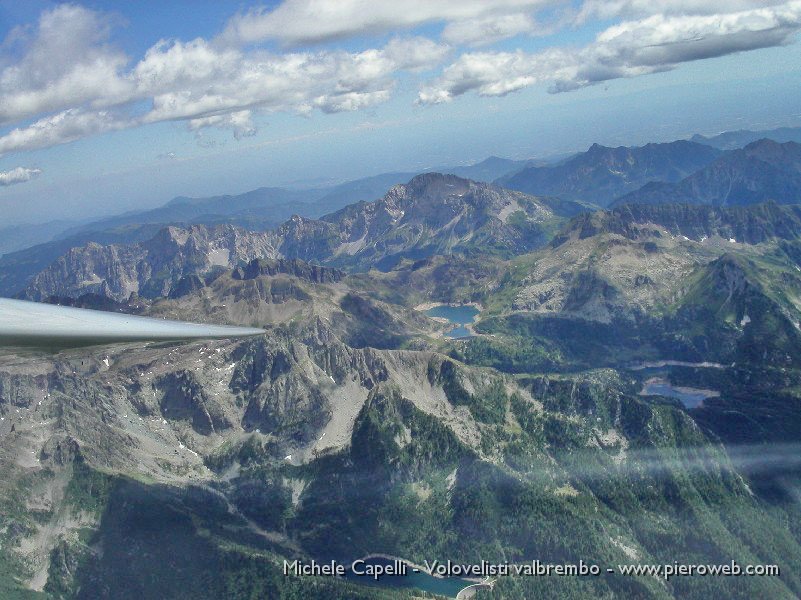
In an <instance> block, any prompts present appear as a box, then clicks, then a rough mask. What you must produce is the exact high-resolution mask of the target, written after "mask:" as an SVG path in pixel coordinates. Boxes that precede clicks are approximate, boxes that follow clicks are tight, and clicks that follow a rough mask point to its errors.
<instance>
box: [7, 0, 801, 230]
mask: <svg viewBox="0 0 801 600" xmlns="http://www.w3.org/2000/svg"><path fill="white" fill-rule="evenodd" d="M164 4H167V6H164ZM401 5H402V9H400V10H399V9H398V8H397V7H398V6H401ZM799 29H801V3H800V2H798V1H792V2H781V1H776V2H771V1H764V0H763V1H760V2H753V1H750V0H722V1H720V2H715V3H710V2H700V1H699V0H651V1H650V2H645V1H644V0H611V1H608V2H602V1H598V0H586V1H583V2H567V1H561V0H480V1H479V0H460V1H458V2H457V1H455V0H439V1H438V2H424V1H422V0H408V1H407V3H405V4H402V3H400V4H399V3H397V2H384V1H379V0H372V1H371V2H365V1H364V0H285V1H284V2H281V3H272V4H268V5H262V4H251V3H247V2H231V3H223V2H212V1H197V0H194V1H192V2H189V1H183V2H180V1H179V2H171V3H156V2H136V3H128V2H125V3H123V2H110V1H99V0H98V1H93V2H84V3H81V4H67V5H65V4H60V3H55V2H39V1H35V0H34V1H29V2H25V3H20V2H4V1H0V40H2V42H0V211H2V214H3V215H4V217H3V224H4V225H5V224H13V223H16V222H44V221H48V220H52V219H87V218H91V217H93V216H102V215H106V214H112V213H118V212H121V211H126V210H134V209H139V208H146V207H151V206H157V205H160V204H163V203H164V202H166V201H168V200H169V199H170V198H172V197H174V196H176V195H192V196H203V195H212V194H219V193H237V192H242V191H246V190H249V189H253V188H256V187H260V186H270V185H310V184H315V183H326V182H332V181H342V180H346V179H353V178H357V177H361V176H366V175H371V174H375V173H379V172H385V171H395V170H398V171H400V170H403V171H414V170H416V169H424V168H429V167H435V166H437V165H450V164H460V163H468V162H475V161H478V160H481V159H483V158H485V157H487V156H489V155H499V156H506V157H510V158H528V157H534V156H547V155H554V154H560V153H566V152H571V151H576V150H581V149H585V148H586V147H587V146H589V145H590V144H592V143H593V142H599V143H603V144H608V145H620V144H639V143H645V142H648V141H667V140H672V139H677V138H680V137H687V136H689V135H691V134H692V133H695V132H701V133H715V132H718V131H723V130H728V129H739V128H750V129H769V128H773V127H779V126H785V125H801V103H799V99H800V98H799V96H801V92H799V90H801V86H800V85H799V84H800V83H801V60H799V58H801V56H800V55H799V53H800V52H801V45H799V44H797V40H798V32H799Z"/></svg>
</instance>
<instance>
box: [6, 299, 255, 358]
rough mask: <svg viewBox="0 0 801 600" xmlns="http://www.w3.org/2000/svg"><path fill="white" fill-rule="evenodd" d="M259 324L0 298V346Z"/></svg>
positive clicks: (69, 343) (189, 334)
mask: <svg viewBox="0 0 801 600" xmlns="http://www.w3.org/2000/svg"><path fill="white" fill-rule="evenodd" d="M261 333H265V332H264V330H263V329H256V328H250V327H229V326H224V325H203V324H201V323H186V322H184V321H167V320H162V319H153V318H150V317H137V316H131V315H125V314H121V313H111V312H104V311H100V310H88V309H83V308H72V307H66V306H55V305H52V304H42V303H39V302H27V301H25V300H11V299H8V298H0V347H35V348H46V349H59V348H71V347H79V346H92V345H97V344H112V343H115V342H148V341H180V340H193V339H224V338H237V337H246V336H252V335H259V334H261Z"/></svg>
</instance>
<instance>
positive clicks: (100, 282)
mask: <svg viewBox="0 0 801 600" xmlns="http://www.w3.org/2000/svg"><path fill="white" fill-rule="evenodd" d="M276 255H277V253H276V251H275V249H274V248H273V246H272V244H271V240H270V237H269V235H268V234H264V233H253V232H247V231H245V230H242V229H238V228H236V227H232V226H228V225H223V226H218V227H213V228H207V227H204V226H200V225H198V226H194V227H191V228H189V229H181V228H178V227H167V228H165V229H163V230H161V231H160V232H158V233H157V234H156V236H155V237H153V238H152V239H150V240H148V241H146V242H140V243H137V244H131V245H113V244H112V245H109V246H101V245H99V244H95V243H90V244H88V245H86V246H83V247H80V248H73V249H71V250H70V251H69V252H67V254H65V255H64V256H62V257H61V258H59V259H58V260H56V261H55V262H54V263H53V264H52V265H51V266H50V267H48V268H47V269H45V270H44V271H42V272H41V273H39V274H38V275H36V276H35V277H34V278H33V279H32V280H31V281H30V283H29V284H28V285H27V287H26V288H25V290H24V291H23V292H22V296H23V297H25V298H28V299H31V300H44V299H47V298H49V297H51V296H65V297H77V296H81V295H84V294H99V295H102V296H106V297H108V298H112V299H114V300H117V301H124V300H127V299H128V298H129V297H130V296H131V294H137V295H140V296H143V297H147V298H154V297H160V296H167V295H169V294H170V292H171V290H172V289H173V288H174V287H175V286H176V284H178V282H179V281H180V280H181V279H182V278H183V277H185V276H189V275H200V276H202V275H205V274H207V273H209V272H211V271H212V270H214V269H215V268H217V269H230V268H232V267H236V266H237V265H240V264H244V263H246V262H248V261H250V260H251V259H253V258H260V257H264V258H271V257H275V256H276ZM186 285H190V284H189V283H188V282H185V283H184V286H186ZM190 287H191V285H190Z"/></svg>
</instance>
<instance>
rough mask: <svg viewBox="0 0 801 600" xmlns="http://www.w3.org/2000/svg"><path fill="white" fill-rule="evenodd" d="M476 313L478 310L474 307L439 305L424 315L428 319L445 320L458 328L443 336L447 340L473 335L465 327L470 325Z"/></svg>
mask: <svg viewBox="0 0 801 600" xmlns="http://www.w3.org/2000/svg"><path fill="white" fill-rule="evenodd" d="M478 313H479V310H478V309H477V308H476V307H475V306H448V305H447V304H440V305H439V306H435V307H434V308H430V309H428V310H427V311H426V315H428V316H429V317H440V318H443V319H447V320H448V321H450V322H451V323H453V324H454V325H458V327H456V328H455V329H452V330H451V331H449V332H448V333H446V334H445V335H446V336H447V337H449V338H464V337H470V336H472V335H473V334H472V333H470V330H469V329H467V327H465V325H469V324H470V323H472V322H473V321H474V320H475V318H476V315H478Z"/></svg>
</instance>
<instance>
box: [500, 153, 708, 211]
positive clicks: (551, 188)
mask: <svg viewBox="0 0 801 600" xmlns="http://www.w3.org/2000/svg"><path fill="white" fill-rule="evenodd" d="M719 155H720V150H718V149H716V148H712V147H710V146H705V145H703V144H696V143H694V142H688V141H684V140H680V141H676V142H671V143H667V144H647V145H645V146H641V147H637V148H628V147H625V146H620V147H618V148H607V147H605V146H601V145H599V144H593V145H592V147H591V148H590V149H589V150H587V152H584V153H582V154H577V155H576V156H573V157H572V158H569V159H567V160H565V161H563V162H562V163H559V164H557V165H554V166H545V167H530V168H526V169H523V170H522V171H519V172H517V173H515V174H513V175H509V176H505V177H501V178H500V179H498V180H497V181H496V183H497V184H498V185H501V186H503V187H506V188H509V189H513V190H518V191H521V192H525V193H527V194H533V195H541V196H559V197H562V198H568V199H571V200H582V201H584V202H591V203H594V204H597V205H599V206H607V205H608V204H609V203H610V202H612V201H613V200H614V199H615V198H617V197H618V196H621V195H623V194H625V193H628V192H630V191H634V190H636V189H638V188H639V187H641V186H643V185H645V184H646V183H648V182H650V181H667V182H675V181H679V180H681V179H682V178H683V177H686V176H687V175H689V174H691V173H693V172H695V171H697V170H698V169H700V168H701V167H704V166H706V165H708V164H709V163H710V162H712V161H713V160H715V159H716V158H717V157H718V156H719Z"/></svg>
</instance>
